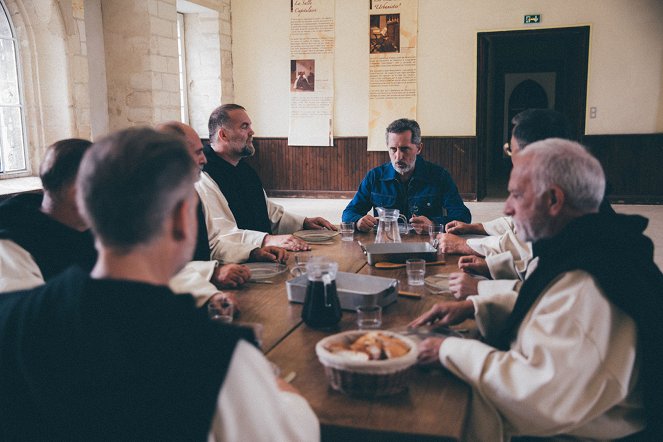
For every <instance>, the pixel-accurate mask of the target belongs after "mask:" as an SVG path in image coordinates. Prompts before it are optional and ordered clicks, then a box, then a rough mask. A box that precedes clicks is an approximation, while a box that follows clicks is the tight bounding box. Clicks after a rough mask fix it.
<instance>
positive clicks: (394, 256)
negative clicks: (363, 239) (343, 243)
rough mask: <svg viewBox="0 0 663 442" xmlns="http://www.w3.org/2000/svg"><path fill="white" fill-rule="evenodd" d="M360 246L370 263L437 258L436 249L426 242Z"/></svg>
mask: <svg viewBox="0 0 663 442" xmlns="http://www.w3.org/2000/svg"><path fill="white" fill-rule="evenodd" d="M361 248H362V250H363V251H364V255H366V259H367V261H368V263H369V264H370V265H375V263H378V262H396V263H402V262H405V261H406V260H408V259H412V258H422V259H425V260H426V261H436V260H437V249H436V248H435V247H433V246H432V245H430V244H429V243H427V242H395V243H379V244H362V245H361Z"/></svg>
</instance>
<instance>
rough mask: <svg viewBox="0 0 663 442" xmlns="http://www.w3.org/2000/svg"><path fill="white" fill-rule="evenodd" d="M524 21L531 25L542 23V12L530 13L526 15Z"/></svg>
mask: <svg viewBox="0 0 663 442" xmlns="http://www.w3.org/2000/svg"><path fill="white" fill-rule="evenodd" d="M523 23H525V24H526V25H531V24H534V23H541V14H530V15H526V16H525V19H524V20H523Z"/></svg>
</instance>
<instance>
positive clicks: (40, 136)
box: [2, 0, 234, 178]
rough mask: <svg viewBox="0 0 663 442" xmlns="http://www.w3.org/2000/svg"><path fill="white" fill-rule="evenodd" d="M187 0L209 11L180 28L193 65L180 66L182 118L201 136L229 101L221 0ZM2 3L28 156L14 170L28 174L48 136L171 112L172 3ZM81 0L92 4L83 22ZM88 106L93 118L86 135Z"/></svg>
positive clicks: (175, 111)
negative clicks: (11, 37)
mask: <svg viewBox="0 0 663 442" xmlns="http://www.w3.org/2000/svg"><path fill="white" fill-rule="evenodd" d="M192 1H193V2H194V3H197V4H200V5H202V6H204V7H205V8H207V9H208V10H209V11H210V12H209V14H204V15H205V17H203V16H200V17H198V18H197V20H198V23H196V25H195V26H193V27H190V30H191V32H192V38H193V40H194V41H196V39H197V43H196V44H195V45H194V47H193V48H192V49H191V50H190V53H189V56H190V57H191V56H193V58H194V59H195V60H194V61H196V63H197V64H196V66H195V67H194V68H193V69H191V70H190V72H191V77H190V79H194V80H195V82H194V83H193V84H191V87H190V89H189V91H188V95H189V99H190V109H191V112H192V117H193V118H191V122H192V124H193V125H194V127H195V128H196V129H197V130H198V132H199V133H200V135H201V136H203V137H206V136H207V129H206V127H207V119H208V116H209V113H210V112H211V111H212V110H213V109H214V107H216V106H218V105H219V104H221V103H227V102H232V100H233V99H234V85H233V80H232V70H233V68H232V51H231V48H232V42H231V16H230V0H192ZM4 3H5V5H6V6H7V8H8V11H9V13H10V16H11V18H12V21H13V23H14V26H15V30H16V36H17V39H18V48H19V56H20V63H21V67H22V77H23V82H22V86H23V87H22V90H23V95H24V102H25V115H26V118H25V122H26V132H27V140H28V157H29V160H28V163H29V170H28V171H27V172H26V173H24V174H22V175H36V174H37V171H38V169H39V164H40V163H41V160H42V157H43V152H44V150H45V148H46V146H48V145H49V144H51V143H53V142H54V141H56V140H59V139H63V138H69V137H81V138H88V139H89V138H91V137H92V136H93V135H94V136H95V137H98V136H100V135H103V132H105V131H107V130H110V131H112V130H117V129H122V128H125V127H128V126H134V125H153V124H155V123H157V122H161V121H164V120H179V119H180V95H179V69H178V52H177V6H176V4H177V3H176V0H96V1H95V2H92V1H90V0H87V1H86V0H4ZM86 3H87V6H88V9H89V7H90V5H91V4H93V3H94V6H95V9H96V14H97V16H96V17H95V19H94V20H93V21H91V22H90V23H88V22H87V21H86V19H87V20H88V21H90V20H91V19H90V14H88V15H87V16H86ZM99 11H101V18H99V16H98V13H99ZM196 15H198V14H196ZM100 22H101V23H103V25H100ZM102 34H103V39H101V40H102V41H103V44H102V43H101V40H100V35H102ZM90 35H92V36H93V37H91V38H90ZM93 40H94V41H95V43H92V41H93ZM196 53H198V54H196ZM99 64H103V65H104V67H103V68H102V69H97V68H98V67H100V66H99ZM93 68H94V69H93ZM93 70H94V71H95V72H92V71H93ZM97 71H98V72H97ZM92 73H93V74H94V78H93V79H92V80H91V74H92ZM222 78H223V79H224V80H223V81H222ZM100 83H105V84H104V86H106V87H101V86H100ZM99 94H102V95H103V96H102V97H100V95H99ZM91 103H94V106H95V107H94V113H95V122H97V123H99V124H97V125H96V126H97V129H95V131H94V132H95V133H94V134H93V133H92V132H93V130H92V127H91V126H92V123H91V112H92V111H91V106H92V104H91ZM106 103H107V106H106ZM106 108H107V110H106ZM104 112H107V120H108V121H107V122H106V115H103V113H104ZM100 113H101V114H100ZM99 128H102V129H101V130H99ZM19 175H21V174H19ZM2 178H6V176H5V177H2Z"/></svg>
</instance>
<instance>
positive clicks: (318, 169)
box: [248, 137, 477, 199]
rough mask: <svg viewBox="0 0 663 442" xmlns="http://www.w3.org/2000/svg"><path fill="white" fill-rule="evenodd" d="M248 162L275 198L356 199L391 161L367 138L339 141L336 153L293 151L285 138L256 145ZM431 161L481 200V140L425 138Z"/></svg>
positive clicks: (309, 149) (322, 149) (466, 193)
mask: <svg viewBox="0 0 663 442" xmlns="http://www.w3.org/2000/svg"><path fill="white" fill-rule="evenodd" d="M255 141H256V155H255V156H254V157H252V158H249V159H248V161H249V162H250V164H251V165H252V166H253V167H254V168H255V169H256V171H257V172H258V174H259V175H260V177H261V179H262V181H263V185H264V187H265V189H266V190H267V193H268V194H270V195H273V196H300V197H304V196H305V197H343V198H351V197H352V196H354V193H355V192H356V190H357V187H358V186H359V183H360V182H361V180H362V179H363V178H364V176H365V175H366V172H368V170H370V169H371V168H373V167H376V166H378V165H380V164H382V163H385V162H387V161H389V155H388V153H387V152H386V151H385V152H374V151H371V152H369V151H367V150H366V142H367V140H366V137H346V138H337V139H336V140H335V141H334V146H333V147H313V146H310V147H309V146H288V145H287V139H285V138H259V139H256V140H255ZM423 156H424V158H425V159H427V160H429V161H432V162H434V163H437V164H440V165H442V166H443V167H444V168H446V169H447V170H449V172H450V173H451V175H452V177H453V178H454V180H455V181H456V184H457V185H458V189H459V191H460V193H461V194H462V195H463V197H465V198H469V199H475V198H476V161H477V157H476V139H475V138H474V137H449V138H447V137H425V138H424V151H423Z"/></svg>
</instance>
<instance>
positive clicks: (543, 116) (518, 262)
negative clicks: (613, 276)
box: [438, 109, 615, 298]
mask: <svg viewBox="0 0 663 442" xmlns="http://www.w3.org/2000/svg"><path fill="white" fill-rule="evenodd" d="M511 123H512V124H513V130H512V131H511V138H510V142H509V143H507V144H505V145H504V153H505V154H506V155H507V156H509V157H511V155H515V154H517V153H518V152H520V151H522V150H523V149H525V148H526V147H527V146H528V145H530V144H532V143H534V142H536V141H541V140H545V139H547V138H563V139H567V140H568V139H570V137H571V136H572V130H571V124H570V123H569V121H568V119H567V118H566V116H565V115H564V114H562V113H560V112H557V111H555V110H553V109H527V110H524V111H522V112H520V113H518V114H517V115H516V116H514V117H513V119H512V120H511ZM599 212H601V213H606V214H614V213H615V212H614V210H612V207H611V206H610V203H609V201H608V199H607V197H605V196H604V198H603V200H602V202H601V206H600V207H599ZM466 234H470V235H472V234H474V235H487V236H479V237H473V238H469V239H466V238H464V237H462V236H459V235H466ZM438 240H439V249H440V252H443V253H447V254H449V253H450V254H464V255H468V256H461V257H460V259H459V260H458V267H459V268H460V269H461V270H462V271H461V272H456V273H452V274H450V275H449V288H450V289H451V291H452V292H453V293H454V295H455V296H456V297H457V298H465V297H467V296H469V295H476V294H480V295H481V294H486V293H495V292H506V291H510V290H518V287H519V284H520V283H521V281H522V279H523V278H524V276H525V273H526V271H527V265H528V264H529V261H530V260H531V259H532V248H531V244H530V243H529V242H528V241H523V240H520V239H519V238H518V235H517V234H516V229H515V226H514V223H513V220H512V219H511V217H509V216H502V217H499V218H496V219H494V220H491V221H485V222H482V223H476V224H466V223H463V222H460V221H451V222H450V223H448V224H447V225H446V233H442V234H440V235H438ZM484 257H485V258H484ZM477 274H478V275H481V276H486V277H490V278H492V279H491V280H485V279H482V278H476V277H475V275H477Z"/></svg>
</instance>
